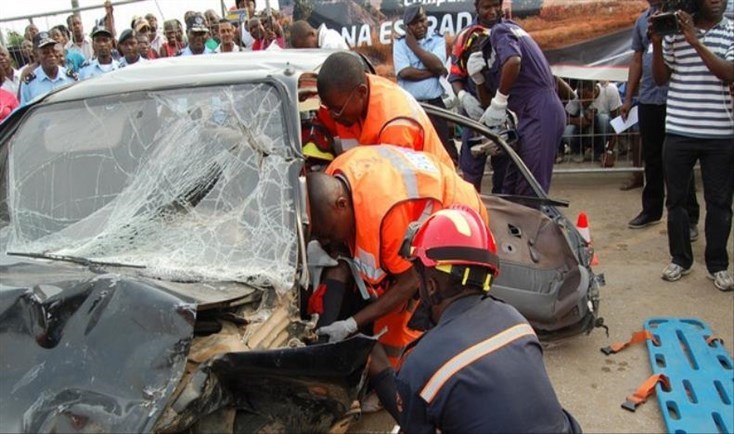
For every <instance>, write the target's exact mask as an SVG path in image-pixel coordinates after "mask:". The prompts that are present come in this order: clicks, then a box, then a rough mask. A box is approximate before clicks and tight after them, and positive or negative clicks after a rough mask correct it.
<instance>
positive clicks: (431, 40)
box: [392, 33, 459, 163]
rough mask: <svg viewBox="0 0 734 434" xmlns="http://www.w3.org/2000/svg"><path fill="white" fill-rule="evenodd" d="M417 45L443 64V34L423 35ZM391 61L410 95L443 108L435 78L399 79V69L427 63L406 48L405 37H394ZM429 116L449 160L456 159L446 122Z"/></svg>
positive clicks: (457, 157) (441, 90)
mask: <svg viewBox="0 0 734 434" xmlns="http://www.w3.org/2000/svg"><path fill="white" fill-rule="evenodd" d="M418 45H420V46H421V48H423V49H424V50H426V51H428V52H429V53H432V54H433V55H435V56H436V57H438V58H439V59H440V60H441V63H446V40H445V39H444V37H443V35H441V34H439V33H434V34H432V35H426V37H424V38H423V39H421V40H419V41H418ZM392 56H393V64H394V65H395V74H397V75H398V86H400V87H401V88H403V89H404V90H405V91H406V92H408V93H409V94H411V95H413V98H415V99H416V100H418V101H420V102H424V103H428V104H430V105H432V106H435V107H440V108H443V109H445V108H446V105H445V104H444V102H443V99H442V98H441V97H442V96H443V94H444V89H443V86H441V82H440V81H439V78H438V77H430V78H426V79H424V80H420V81H412V80H404V79H402V78H400V71H402V70H403V69H405V68H409V67H412V68H416V69H422V70H427V69H428V68H426V66H425V65H424V64H423V62H421V60H420V59H419V58H418V56H416V54H415V53H414V52H413V50H411V49H410V47H408V44H407V43H406V42H405V37H402V38H399V39H397V40H396V41H395V42H393V49H392ZM428 117H429V118H430V119H431V123H432V124H433V127H434V128H435V129H436V133H437V134H438V137H439V138H440V139H441V142H442V143H443V145H444V148H445V149H446V152H448V154H449V156H450V157H451V160H453V161H454V162H455V163H456V162H457V161H458V159H459V155H458V153H457V151H456V146H455V145H454V142H453V141H452V140H451V134H450V131H449V128H448V124H447V123H446V121H445V120H444V119H441V118H438V117H435V116H431V115H429V116H428Z"/></svg>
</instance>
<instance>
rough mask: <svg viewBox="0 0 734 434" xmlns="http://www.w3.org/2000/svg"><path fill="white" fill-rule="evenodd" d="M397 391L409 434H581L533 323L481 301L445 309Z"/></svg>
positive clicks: (403, 372) (460, 301) (468, 300)
mask: <svg viewBox="0 0 734 434" xmlns="http://www.w3.org/2000/svg"><path fill="white" fill-rule="evenodd" d="M469 348H472V351H471V352H468V353H464V354H463V357H456V356H457V355H459V354H461V353H462V352H463V351H465V350H467V349H469ZM467 355H470V356H471V355H476V357H473V358H472V357H467ZM444 374H445V375H444ZM397 387H398V395H399V396H398V397H399V398H400V399H399V400H398V406H399V408H401V412H402V413H401V417H400V419H401V420H400V426H401V428H402V430H403V431H404V432H409V433H429V432H430V433H435V432H436V430H437V429H438V430H440V432H443V433H493V432H498V433H511V432H542V433H568V432H573V431H575V430H576V429H577V426H576V425H575V424H574V423H573V422H571V420H572V419H571V418H570V416H568V415H567V413H566V412H565V411H564V410H563V408H562V407H561V404H560V403H559V402H558V399H557V398H556V395H555V392H554V391H553V387H552V385H551V382H550V380H549V378H548V374H547V373H546V371H545V366H544V365H543V354H542V350H541V347H540V343H539V342H538V338H537V337H536V336H535V334H534V333H533V331H532V328H530V326H529V325H528V323H527V321H526V320H525V319H524V318H523V317H522V315H520V313H518V312H517V310H515V308H513V307H512V306H510V305H507V304H504V303H502V302H499V301H496V300H494V299H492V298H489V297H487V298H484V299H482V296H481V295H472V296H468V297H464V298H460V299H458V300H456V301H454V302H453V303H452V304H451V305H449V306H448V307H447V308H446V310H445V311H444V313H443V315H442V316H441V319H440V320H439V323H438V325H436V327H434V328H433V329H431V330H429V331H428V332H427V333H426V334H425V335H424V336H423V337H422V338H421V340H420V341H419V342H418V344H417V345H416V346H415V348H414V349H413V351H412V352H410V353H409V354H408V356H407V358H406V359H405V362H404V364H403V366H402V368H401V369H400V371H399V373H398V374H397Z"/></svg>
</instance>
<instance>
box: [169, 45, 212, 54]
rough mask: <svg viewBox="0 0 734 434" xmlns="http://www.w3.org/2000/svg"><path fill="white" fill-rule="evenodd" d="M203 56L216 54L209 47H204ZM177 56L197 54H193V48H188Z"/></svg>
mask: <svg viewBox="0 0 734 434" xmlns="http://www.w3.org/2000/svg"><path fill="white" fill-rule="evenodd" d="M201 54H215V52H214V51H213V50H211V49H209V47H207V46H204V52H203V53H201ZM176 56H196V54H194V53H192V52H191V48H189V47H188V46H187V47H186V48H184V49H183V50H181V51H179V52H178V54H176Z"/></svg>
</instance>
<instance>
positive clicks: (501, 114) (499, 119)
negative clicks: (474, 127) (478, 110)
mask: <svg viewBox="0 0 734 434" xmlns="http://www.w3.org/2000/svg"><path fill="white" fill-rule="evenodd" d="M479 122H481V123H483V124H484V125H486V126H488V127H489V128H494V129H498V128H499V127H501V126H502V125H504V124H505V122H507V95H504V94H502V93H500V91H497V93H496V94H495V96H494V98H492V102H490V103H489V107H487V110H485V111H484V114H482V117H481V118H480V119H479Z"/></svg>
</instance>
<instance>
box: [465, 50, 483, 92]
mask: <svg viewBox="0 0 734 434" xmlns="http://www.w3.org/2000/svg"><path fill="white" fill-rule="evenodd" d="M486 67H487V62H486V61H485V60H484V54H482V52H481V51H477V52H476V53H472V54H471V55H470V56H469V59H468V60H467V61H466V72H467V74H469V77H471V79H472V81H473V82H474V83H475V84H477V85H481V84H484V74H482V71H484V68H486Z"/></svg>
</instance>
